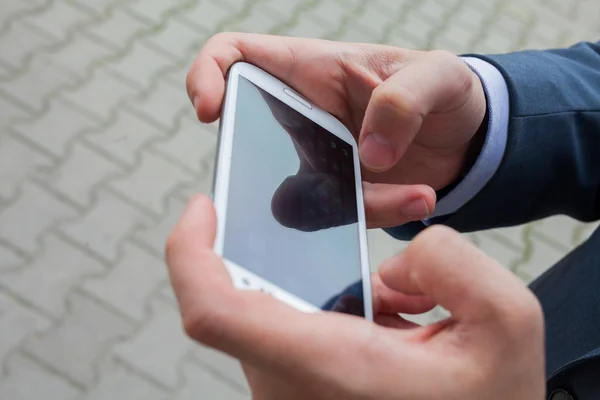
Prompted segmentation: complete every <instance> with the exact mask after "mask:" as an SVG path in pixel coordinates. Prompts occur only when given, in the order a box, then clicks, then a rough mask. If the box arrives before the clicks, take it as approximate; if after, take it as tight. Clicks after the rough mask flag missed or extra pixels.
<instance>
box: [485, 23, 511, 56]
mask: <svg viewBox="0 0 600 400" xmlns="http://www.w3.org/2000/svg"><path fill="white" fill-rule="evenodd" d="M514 44H515V38H511V37H510V36H509V35H507V34H506V32H501V31H499V30H497V29H496V30H490V31H489V32H488V34H487V36H485V38H484V39H483V41H482V42H480V43H479V44H478V48H477V51H478V52H482V53H505V52H509V51H511V50H512V47H513V45H514Z"/></svg>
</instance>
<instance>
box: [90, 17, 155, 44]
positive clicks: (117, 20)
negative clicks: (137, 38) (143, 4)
mask: <svg viewBox="0 0 600 400" xmlns="http://www.w3.org/2000/svg"><path fill="white" fill-rule="evenodd" d="M147 29H148V25H147V24H146V23H144V22H142V21H140V20H139V19H138V18H135V17H133V16H132V15H130V14H128V13H126V12H124V11H123V10H120V9H117V11H115V12H114V14H113V15H112V16H111V18H109V19H107V20H106V21H105V22H104V23H102V24H100V25H90V27H89V28H88V29H86V31H85V32H86V34H89V35H91V36H93V37H95V38H97V39H100V40H103V41H104V42H105V43H107V44H108V45H112V46H113V47H114V48H116V49H121V48H123V47H124V45H125V44H127V43H129V42H130V41H131V40H132V38H133V36H134V35H136V34H139V32H142V31H144V30H147Z"/></svg>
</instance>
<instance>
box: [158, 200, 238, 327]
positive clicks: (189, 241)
mask: <svg viewBox="0 0 600 400" xmlns="http://www.w3.org/2000/svg"><path fill="white" fill-rule="evenodd" d="M216 226H217V219H216V213H215V209H214V207H213V204H212V202H211V200H210V199H209V198H208V197H206V196H203V195H198V196H195V197H193V198H192V199H191V200H190V202H189V203H188V205H187V207H186V209H185V211H184V213H183V215H182V216H181V218H180V220H179V222H178V223H177V225H176V226H175V228H174V229H173V232H172V233H171V235H170V236H169V239H168V240H167V245H166V250H165V255H166V262H167V266H168V270H169V276H170V279H171V284H172V286H173V290H174V292H175V295H176V297H177V299H178V301H179V305H180V309H181V313H182V316H183V318H184V320H185V319H186V316H187V315H188V314H193V313H197V312H198V310H201V307H203V306H204V305H205V304H210V303H213V302H214V303H219V304H221V303H224V302H226V301H227V299H228V297H230V296H229V294H230V293H232V292H233V287H232V284H231V279H230V278H229V275H228V273H227V271H226V269H225V267H224V265H223V263H222V261H221V259H220V258H219V257H217V256H216V255H215V254H214V253H213V251H212V246H213V243H214V239H215V233H216Z"/></svg>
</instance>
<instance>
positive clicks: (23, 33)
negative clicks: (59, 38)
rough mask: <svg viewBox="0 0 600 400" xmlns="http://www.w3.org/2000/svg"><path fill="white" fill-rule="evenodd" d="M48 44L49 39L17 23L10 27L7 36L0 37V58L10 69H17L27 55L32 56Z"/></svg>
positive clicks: (19, 22) (50, 40) (50, 39)
mask: <svg viewBox="0 0 600 400" xmlns="http://www.w3.org/2000/svg"><path fill="white" fill-rule="evenodd" d="M50 43H52V38H51V37H48V36H44V35H43V34H42V33H40V32H36V31H35V30H33V29H31V28H29V27H28V26H27V25H25V24H23V22H22V21H18V22H16V23H14V24H12V25H11V27H10V30H9V31H8V34H5V35H2V36H0V58H1V59H2V61H3V62H5V63H7V64H8V65H10V66H11V67H14V68H19V67H20V66H21V65H22V64H23V62H24V59H25V58H26V57H27V56H28V55H29V54H34V53H35V52H36V51H38V50H40V49H42V48H44V47H46V46H48V45H49V44H50Z"/></svg>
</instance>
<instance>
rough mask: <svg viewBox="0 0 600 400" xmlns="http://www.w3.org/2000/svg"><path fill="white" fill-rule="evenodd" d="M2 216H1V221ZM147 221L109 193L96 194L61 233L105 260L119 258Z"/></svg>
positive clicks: (131, 207) (135, 210)
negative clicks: (126, 242)
mask: <svg viewBox="0 0 600 400" xmlns="http://www.w3.org/2000/svg"><path fill="white" fill-rule="evenodd" d="M1 217H2V215H1V214H0V221H1ZM148 221H149V218H148V217H147V216H145V215H144V214H142V213H140V212H139V210H138V209H137V208H136V207H135V206H133V205H131V204H130V203H128V202H126V201H124V200H122V199H121V198H119V197H117V196H115V194H113V193H111V192H109V191H100V192H98V193H97V195H96V197H95V201H94V205H93V206H92V207H91V209H90V210H89V211H88V212H87V213H86V214H85V215H83V216H82V217H81V218H79V219H77V220H74V221H71V222H69V223H66V224H65V225H64V227H62V228H61V231H62V232H63V233H64V234H65V235H67V237H69V238H70V239H71V240H73V241H74V242H76V243H78V244H79V245H80V246H83V247H85V248H87V249H88V250H89V251H91V252H92V253H93V254H95V255H96V256H98V257H100V258H101V259H103V260H106V261H109V262H110V261H114V260H115V259H116V258H117V256H118V255H119V243H120V241H121V240H122V239H123V238H124V237H125V236H127V234H128V233H129V232H131V231H132V229H133V228H134V227H135V226H137V225H138V224H144V223H146V224H147V223H148Z"/></svg>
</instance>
